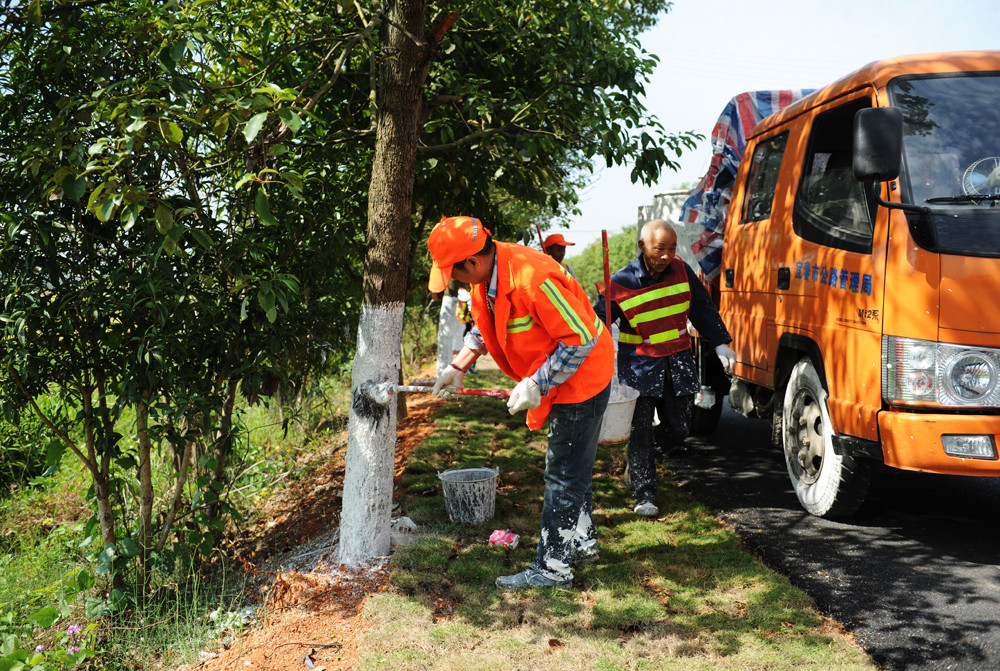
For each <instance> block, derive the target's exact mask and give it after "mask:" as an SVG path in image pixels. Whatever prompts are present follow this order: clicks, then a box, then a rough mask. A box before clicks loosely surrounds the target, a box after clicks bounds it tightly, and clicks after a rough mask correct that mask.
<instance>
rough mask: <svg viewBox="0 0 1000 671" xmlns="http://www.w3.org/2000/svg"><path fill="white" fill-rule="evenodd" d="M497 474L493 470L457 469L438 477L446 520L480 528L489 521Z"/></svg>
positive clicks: (493, 502)
mask: <svg viewBox="0 0 1000 671" xmlns="http://www.w3.org/2000/svg"><path fill="white" fill-rule="evenodd" d="M499 474H500V472H499V471H497V470H496V469H493V468H458V469H452V470H450V471H445V472H443V473H438V478H440V479H441V487H442V489H444V507H445V509H446V510H447V511H448V519H450V520H451V521H452V522H455V523H456V524H482V523H483V522H485V521H486V520H489V519H493V512H494V509H495V506H496V500H497V476H498V475H499Z"/></svg>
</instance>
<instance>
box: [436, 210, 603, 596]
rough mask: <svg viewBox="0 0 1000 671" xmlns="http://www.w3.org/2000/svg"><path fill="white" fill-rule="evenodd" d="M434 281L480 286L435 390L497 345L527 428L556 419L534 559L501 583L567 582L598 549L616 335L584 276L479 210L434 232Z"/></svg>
mask: <svg viewBox="0 0 1000 671" xmlns="http://www.w3.org/2000/svg"><path fill="white" fill-rule="evenodd" d="M427 247H428V249H429V250H430V253H431V258H432V259H433V261H434V264H433V266H432V267H431V273H430V281H429V282H428V288H429V289H430V290H431V291H433V292H438V291H443V290H444V289H445V287H446V286H448V281H449V279H450V278H455V279H456V280H458V281H459V282H467V283H468V284H470V285H471V286H472V289H471V291H470V293H471V295H472V319H473V322H474V323H475V326H474V327H473V329H472V330H471V331H470V332H469V333H468V334H467V335H466V337H465V346H464V347H463V348H462V350H461V351H460V352H459V353H458V354H456V355H455V357H454V360H453V361H452V362H451V364H449V366H448V367H447V368H446V369H445V370H444V371H443V372H442V373H441V375H440V376H438V379H437V381H436V382H435V384H434V393H436V394H438V395H441V396H447V395H448V391H447V390H448V389H449V388H451V387H461V386H462V383H463V382H464V378H465V372H466V371H467V370H468V369H469V367H470V366H471V365H472V364H473V363H474V362H475V361H476V359H478V358H479V356H480V355H482V354H485V353H486V352H489V353H490V354H491V355H492V357H493V359H494V360H495V361H496V363H497V365H498V366H499V367H500V369H501V370H502V371H503V372H504V373H506V374H507V375H508V376H510V377H511V378H513V379H514V380H517V385H516V386H515V387H514V389H513V391H512V392H511V395H510V400H509V401H508V402H507V408H508V410H509V411H510V413H511V414H514V413H517V412H521V411H523V410H527V411H528V428H529V429H532V430H534V429H539V428H541V427H542V426H543V425H544V424H545V421H546V420H548V423H549V434H548V439H549V441H548V449H547V450H546V454H545V494H544V498H543V502H542V519H541V533H540V534H539V540H538V550H537V552H536V555H535V559H534V560H533V561H532V562H531V565H530V566H528V568H526V569H525V570H524V571H521V572H520V573H516V574H514V575H509V576H500V577H499V578H497V580H496V585H497V587H499V588H500V589H523V588H526V587H568V586H569V585H570V584H571V582H572V579H573V571H572V568H573V566H574V564H575V565H580V564H586V563H590V562H592V561H595V560H596V559H597V532H596V530H595V529H594V524H593V522H592V520H591V512H592V510H593V495H592V489H591V487H592V478H593V470H594V457H595V455H596V453H597V442H598V439H599V437H600V430H601V420H602V419H603V418H604V410H605V408H607V405H608V397H609V395H610V390H611V376H612V375H613V374H614V345H613V343H612V341H611V336H610V334H609V333H608V331H607V329H605V328H604V325H603V324H602V323H601V322H600V321H599V320H598V319H597V315H596V314H594V310H593V309H592V308H591V307H590V304H589V303H588V302H587V296H586V294H585V293H584V292H583V289H582V288H581V287H580V285H579V284H578V283H577V282H576V281H575V280H573V279H571V278H570V277H568V276H567V274H566V273H565V272H564V271H563V270H562V269H561V268H560V267H559V264H558V263H556V262H555V261H553V260H552V259H551V258H549V257H548V256H546V255H545V254H542V253H541V252H538V251H536V250H534V249H530V248H528V247H524V246H522V245H515V244H510V243H505V242H494V241H493V239H492V238H491V237H490V232H489V230H488V229H486V228H485V227H484V226H483V224H482V222H481V221H480V220H479V219H476V218H474V217H448V218H445V219H443V220H441V222H440V223H439V224H438V225H437V226H435V227H434V230H432V231H431V235H430V239H429V240H428V242H427Z"/></svg>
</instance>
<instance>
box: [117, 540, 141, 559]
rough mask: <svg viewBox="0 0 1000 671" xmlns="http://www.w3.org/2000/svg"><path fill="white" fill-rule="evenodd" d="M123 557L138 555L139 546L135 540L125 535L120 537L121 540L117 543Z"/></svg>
mask: <svg viewBox="0 0 1000 671" xmlns="http://www.w3.org/2000/svg"><path fill="white" fill-rule="evenodd" d="M118 545H119V547H120V549H121V551H122V556H123V557H138V556H139V546H138V545H136V543H135V541H134V540H132V538H131V537H126V538H124V539H122V542H121V543H119V544H118Z"/></svg>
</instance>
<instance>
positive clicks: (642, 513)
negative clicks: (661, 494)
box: [633, 501, 660, 517]
mask: <svg viewBox="0 0 1000 671" xmlns="http://www.w3.org/2000/svg"><path fill="white" fill-rule="evenodd" d="M633 510H634V511H635V514H636V515H638V516H639V517H656V516H657V515H659V514H660V509H659V508H657V507H656V504H655V503H653V502H652V501H643V502H642V503H637V504H635V508H633Z"/></svg>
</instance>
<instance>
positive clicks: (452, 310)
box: [437, 293, 464, 375]
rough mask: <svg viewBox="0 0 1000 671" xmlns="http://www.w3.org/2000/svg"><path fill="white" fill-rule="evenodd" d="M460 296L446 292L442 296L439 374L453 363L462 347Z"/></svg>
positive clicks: (439, 328) (438, 358)
mask: <svg viewBox="0 0 1000 671" xmlns="http://www.w3.org/2000/svg"><path fill="white" fill-rule="evenodd" d="M457 308H458V297H457V296H449V295H448V294H447V293H445V295H444V296H442V297H441V314H440V315H439V316H438V355H437V374H438V375H440V374H441V373H442V372H444V369H445V368H447V367H448V364H450V363H451V360H452V358H453V357H454V353H455V351H456V350H460V349H462V331H463V330H464V329H463V328H462V323H461V322H459V321H458V315H457V312H456V310H457Z"/></svg>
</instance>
